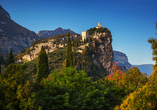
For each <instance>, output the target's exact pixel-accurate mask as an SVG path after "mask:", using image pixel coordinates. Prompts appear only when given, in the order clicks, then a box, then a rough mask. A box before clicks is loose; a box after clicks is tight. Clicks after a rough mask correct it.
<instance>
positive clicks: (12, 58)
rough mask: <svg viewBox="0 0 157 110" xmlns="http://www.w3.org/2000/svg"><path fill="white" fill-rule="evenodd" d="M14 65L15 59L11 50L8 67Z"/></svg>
mask: <svg viewBox="0 0 157 110" xmlns="http://www.w3.org/2000/svg"><path fill="white" fill-rule="evenodd" d="M11 63H14V57H13V54H12V50H11V49H10V54H9V60H8V65H9V64H11Z"/></svg>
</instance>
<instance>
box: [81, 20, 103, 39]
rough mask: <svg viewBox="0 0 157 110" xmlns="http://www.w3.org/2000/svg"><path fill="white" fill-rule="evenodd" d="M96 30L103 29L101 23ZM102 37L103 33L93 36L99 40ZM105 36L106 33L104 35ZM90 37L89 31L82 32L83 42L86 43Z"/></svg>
mask: <svg viewBox="0 0 157 110" xmlns="http://www.w3.org/2000/svg"><path fill="white" fill-rule="evenodd" d="M95 28H97V29H98V28H102V26H101V23H98V26H96V27H95ZM101 35H102V33H100V34H98V33H96V32H95V35H94V36H93V38H98V37H99V36H101ZM103 35H105V33H103ZM88 37H89V32H88V31H82V40H83V41H84V40H85V39H87V38H88Z"/></svg>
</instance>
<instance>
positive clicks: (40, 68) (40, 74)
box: [36, 46, 49, 83]
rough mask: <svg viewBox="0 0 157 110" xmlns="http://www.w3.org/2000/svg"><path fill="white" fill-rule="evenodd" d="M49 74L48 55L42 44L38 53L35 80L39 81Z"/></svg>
mask: <svg viewBox="0 0 157 110" xmlns="http://www.w3.org/2000/svg"><path fill="white" fill-rule="evenodd" d="M48 75H49V67H48V57H47V55H46V51H45V48H44V47H43V46H42V47H41V51H40V53H39V54H38V62H37V74H36V81H37V82H38V83H39V82H40V81H41V80H42V78H47V77H48Z"/></svg>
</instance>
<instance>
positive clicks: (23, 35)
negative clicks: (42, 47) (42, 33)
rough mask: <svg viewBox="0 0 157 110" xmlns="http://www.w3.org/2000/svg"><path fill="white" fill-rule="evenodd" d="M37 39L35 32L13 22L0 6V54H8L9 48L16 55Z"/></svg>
mask: <svg viewBox="0 0 157 110" xmlns="http://www.w3.org/2000/svg"><path fill="white" fill-rule="evenodd" d="M38 39H40V37H38V36H37V35H36V33H35V32H33V31H30V30H28V29H26V28H24V27H22V26H20V25H19V24H17V23H16V22H14V21H13V20H12V19H11V17H10V15H9V13H8V12H7V11H5V10H4V9H3V8H2V6H0V54H9V51H10V49H11V48H12V50H13V53H14V54H17V53H19V52H20V51H21V50H22V49H26V48H28V47H30V46H31V43H32V42H33V41H36V40H38Z"/></svg>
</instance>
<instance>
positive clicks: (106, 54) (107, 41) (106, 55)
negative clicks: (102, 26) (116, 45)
mask: <svg viewBox="0 0 157 110" xmlns="http://www.w3.org/2000/svg"><path fill="white" fill-rule="evenodd" d="M111 43H112V35H111V33H108V34H101V36H99V37H98V38H97V39H96V40H95V41H94V42H93V44H94V45H93V46H94V48H95V49H94V50H95V52H94V53H95V54H93V55H92V59H93V61H94V62H95V63H96V64H97V65H98V67H103V68H104V69H106V70H107V74H110V69H111V67H112V65H113V49H112V44H111Z"/></svg>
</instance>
